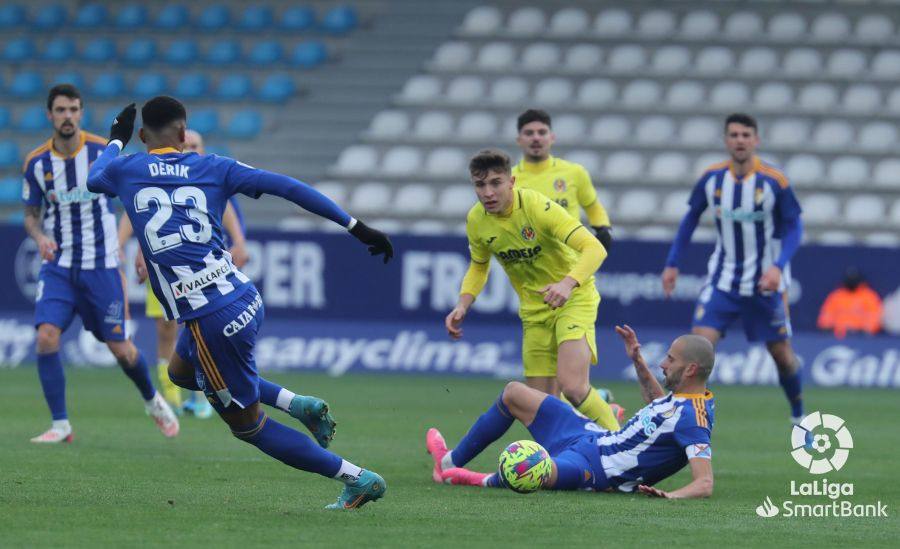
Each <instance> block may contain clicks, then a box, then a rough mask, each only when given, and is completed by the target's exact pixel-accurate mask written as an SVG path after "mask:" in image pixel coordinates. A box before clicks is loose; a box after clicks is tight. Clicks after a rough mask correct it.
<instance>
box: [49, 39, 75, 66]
mask: <svg viewBox="0 0 900 549" xmlns="http://www.w3.org/2000/svg"><path fill="white" fill-rule="evenodd" d="M75 53H76V50H75V42H73V41H72V39H71V38H66V37H56V38H52V39H51V40H50V41H49V42H47V45H45V46H44V52H43V53H42V54H41V59H43V60H44V61H49V62H51V63H64V62H66V61H71V60H73V59H75Z"/></svg>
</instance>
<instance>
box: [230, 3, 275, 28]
mask: <svg viewBox="0 0 900 549" xmlns="http://www.w3.org/2000/svg"><path fill="white" fill-rule="evenodd" d="M272 20H273V17H272V8H271V7H269V6H265V5H253V6H247V7H246V8H244V11H243V12H241V15H240V18H239V19H238V23H237V27H238V28H239V29H241V30H245V31H261V30H264V29H266V28H268V27H270V26H271V25H272Z"/></svg>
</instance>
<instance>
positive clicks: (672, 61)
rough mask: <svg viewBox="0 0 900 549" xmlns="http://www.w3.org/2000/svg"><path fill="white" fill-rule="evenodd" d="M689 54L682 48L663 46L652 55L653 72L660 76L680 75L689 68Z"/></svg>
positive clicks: (688, 51)
mask: <svg viewBox="0 0 900 549" xmlns="http://www.w3.org/2000/svg"><path fill="white" fill-rule="evenodd" d="M690 64H691V52H690V50H688V49H687V48H685V47H684V46H663V47H661V48H659V49H658V50H656V53H654V54H653V61H652V62H651V65H652V67H653V70H655V71H656V72H659V73H662V74H680V73H683V72H684V71H686V70H688V69H689V68H690Z"/></svg>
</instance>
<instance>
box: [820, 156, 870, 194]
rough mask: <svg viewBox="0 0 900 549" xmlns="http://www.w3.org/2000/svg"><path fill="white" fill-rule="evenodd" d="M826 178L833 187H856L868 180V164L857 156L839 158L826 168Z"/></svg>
mask: <svg viewBox="0 0 900 549" xmlns="http://www.w3.org/2000/svg"><path fill="white" fill-rule="evenodd" d="M828 178H829V179H830V180H831V184H832V185H834V186H835V187H858V186H860V185H863V184H865V183H866V181H868V179H869V163H868V162H866V161H865V160H864V159H862V158H860V157H858V156H839V157H837V158H836V159H834V161H832V163H831V166H829V167H828Z"/></svg>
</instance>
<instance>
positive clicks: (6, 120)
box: [0, 106, 12, 131]
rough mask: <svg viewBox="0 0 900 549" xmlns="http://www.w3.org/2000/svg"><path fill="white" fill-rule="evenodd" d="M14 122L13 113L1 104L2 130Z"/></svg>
mask: <svg viewBox="0 0 900 549" xmlns="http://www.w3.org/2000/svg"><path fill="white" fill-rule="evenodd" d="M10 124H12V114H11V113H10V111H9V109H8V108H6V107H2V106H0V131H3V130H5V129H7V128H9V126H10Z"/></svg>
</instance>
